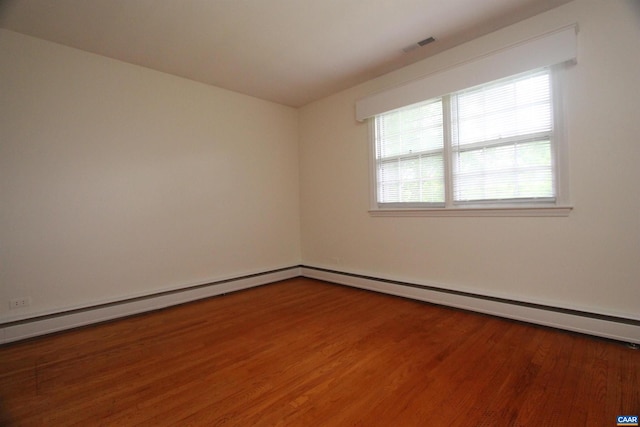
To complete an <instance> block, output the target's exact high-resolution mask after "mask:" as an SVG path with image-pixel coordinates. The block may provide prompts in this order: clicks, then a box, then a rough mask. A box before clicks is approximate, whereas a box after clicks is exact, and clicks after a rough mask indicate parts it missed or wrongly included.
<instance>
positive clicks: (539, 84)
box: [451, 70, 555, 202]
mask: <svg viewBox="0 0 640 427" xmlns="http://www.w3.org/2000/svg"><path fill="white" fill-rule="evenodd" d="M451 118H452V122H451V134H452V140H451V147H452V170H453V195H454V201H457V202H460V201H500V200H512V199H535V198H544V199H552V198H554V197H555V187H554V178H553V161H552V151H551V131H552V104H551V81H550V75H549V71H548V70H538V71H535V72H532V73H527V74H525V75H522V76H517V77H512V78H509V79H504V80H501V81H498V82H493V83H490V84H487V85H484V86H480V87H476V88H471V89H468V90H464V91H461V92H458V93H455V94H452V95H451Z"/></svg>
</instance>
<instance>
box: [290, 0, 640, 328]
mask: <svg viewBox="0 0 640 427" xmlns="http://www.w3.org/2000/svg"><path fill="white" fill-rule="evenodd" d="M575 22H577V23H578V24H579V29H580V31H579V34H578V43H579V54H578V64H577V65H576V66H575V67H572V68H571V69H570V70H569V71H568V73H567V82H568V83H567V85H566V87H565V88H564V90H565V95H566V98H567V101H566V116H565V117H566V122H567V131H568V138H569V158H570V160H569V161H570V171H569V175H570V189H571V194H570V198H571V202H572V204H573V205H574V207H575V208H574V210H573V211H572V213H571V214H570V215H569V217H561V218H549V217H544V218H496V217H492V218H457V217H456V218H452V217H447V218H432V217H420V218H398V217H394V218H387V217H382V218H381V217H375V218H374V217H371V216H369V214H368V212H367V209H368V207H369V160H368V151H367V150H368V129H367V124H362V123H358V122H356V121H355V116H354V104H355V102H356V100H358V99H360V98H362V97H364V96H367V95H369V94H371V93H374V92H376V91H379V90H382V89H386V88H388V87H391V86H393V85H396V84H399V83H402V82H406V81H410V80H412V79H415V78H418V77H420V76H423V75H426V74H429V73H432V72H434V71H436V70H441V69H443V68H446V67H450V66H452V65H455V64H458V63H460V62H463V61H465V60H467V59H469V58H472V57H476V56H478V55H481V54H483V53H487V52H490V51H492V50H495V49H497V48H500V47H503V46H506V45H509V44H512V43H514V42H517V41H520V40H523V39H526V38H529V37H533V36H536V35H539V34H542V33H544V32H546V31H550V30H553V29H556V28H559V27H561V26H563V25H567V24H571V23H575ZM639 41H640V7H639V6H638V2H636V1H633V0H631V1H623V0H615V1H605V0H577V1H575V2H572V3H569V4H567V5H565V6H562V7H560V8H558V9H554V10H552V11H550V12H547V13H544V14H542V15H538V16H536V17H534V18H532V19H529V20H526V21H523V22H521V23H518V24H516V25H514V26H512V27H508V28H505V29H503V30H500V31H498V32H495V33H492V34H489V35H487V36H485V37H482V38H480V39H477V40H475V41H473V42H471V43H467V44H464V45H460V46H458V47H456V48H454V49H451V50H449V51H446V52H443V53H442V54H439V55H437V56H435V57H432V58H430V59H427V60H424V61H422V62H420V63H417V64H413V65H411V66H409V67H406V68H403V69H401V70H398V71H396V72H393V73H391V74H388V75H385V76H382V77H379V78H377V79H374V80H371V81H369V82H367V83H365V84H362V85H359V86H357V87H355V88H352V89H349V90H346V91H343V92H341V93H339V94H336V95H334V96H330V97H328V98H326V99H323V100H320V101H317V102H315V103H313V104H310V105H308V106H306V107H304V108H302V109H301V113H300V135H301V140H300V170H301V214H302V239H303V241H302V259H303V263H304V264H305V265H310V266H315V267H323V268H329V269H333V270H338V271H344V272H351V273H360V274H366V275H372V276H376V277H385V278H392V279H396V280H406V281H410V282H414V283H422V284H433V285H436V286H440V287H443V288H451V289H457V290H464V291H470V292H474V293H478V294H483V295H491V296H501V297H506V298H512V299H516V300H522V301H529V302H538V303H545V304H550V305H554V306H559V307H566V308H577V309H583V310H587V311H591V312H596V313H603V314H610V315H621V316H625V317H629V318H635V319H639V318H640V316H638V307H639V304H640V191H639V190H638V183H640V167H638V165H637V162H638V161H639V160H640V140H639V139H638V135H640V119H639V117H640V78H639V77H638V76H640V48H639V47H640V45H639V44H638V43H639Z"/></svg>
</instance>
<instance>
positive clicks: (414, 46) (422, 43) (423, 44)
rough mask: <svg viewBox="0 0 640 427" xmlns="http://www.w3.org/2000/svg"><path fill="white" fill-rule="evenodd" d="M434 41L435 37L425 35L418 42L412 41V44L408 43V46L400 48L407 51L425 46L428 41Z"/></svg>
mask: <svg viewBox="0 0 640 427" xmlns="http://www.w3.org/2000/svg"><path fill="white" fill-rule="evenodd" d="M434 41H436V39H435V37H427V38H426V39H424V40H420V41H419V42H418V43H414V44H412V45H409V46H407V47H405V48H404V49H402V51H403V52H404V53H409V52H411V51H412V50H414V49H417V48H419V47H422V46H426V45H428V44H429V43H433V42H434Z"/></svg>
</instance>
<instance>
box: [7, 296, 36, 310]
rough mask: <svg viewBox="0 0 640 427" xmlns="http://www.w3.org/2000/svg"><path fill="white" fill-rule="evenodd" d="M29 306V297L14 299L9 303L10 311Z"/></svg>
mask: <svg viewBox="0 0 640 427" xmlns="http://www.w3.org/2000/svg"><path fill="white" fill-rule="evenodd" d="M30 304H31V298H29V297H24V298H16V299H12V300H11V301H9V308H10V309H12V310H13V309H14V308H24V307H29V305H30Z"/></svg>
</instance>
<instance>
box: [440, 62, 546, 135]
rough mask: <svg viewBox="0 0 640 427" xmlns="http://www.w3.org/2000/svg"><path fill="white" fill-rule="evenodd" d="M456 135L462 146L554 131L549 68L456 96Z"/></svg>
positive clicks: (454, 133)
mask: <svg viewBox="0 0 640 427" xmlns="http://www.w3.org/2000/svg"><path fill="white" fill-rule="evenodd" d="M452 107H453V108H452V118H453V129H452V131H453V138H454V140H455V143H456V144H458V145H461V146H462V145H466V144H473V143H477V142H480V141H492V140H498V139H501V138H510V137H515V136H520V135H527V134H532V133H537V132H545V131H550V130H551V125H552V122H551V117H552V114H551V86H550V81H549V73H548V71H547V70H543V71H540V72H537V73H535V74H529V75H526V76H524V77H519V78H515V79H510V80H507V81H504V80H503V81H500V82H497V83H491V84H488V85H485V86H481V87H477V88H472V89H468V90H465V91H461V92H458V93H457V94H455V95H453V96H452Z"/></svg>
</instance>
